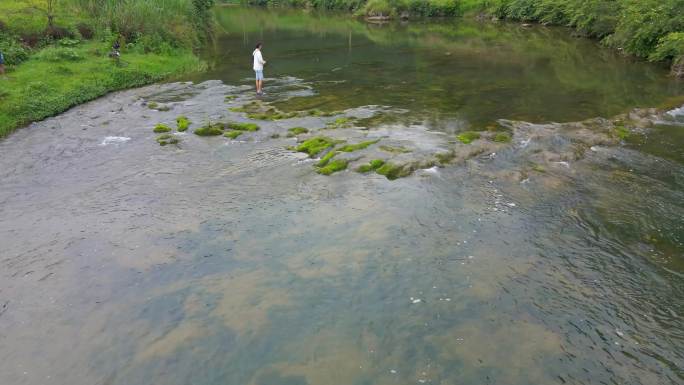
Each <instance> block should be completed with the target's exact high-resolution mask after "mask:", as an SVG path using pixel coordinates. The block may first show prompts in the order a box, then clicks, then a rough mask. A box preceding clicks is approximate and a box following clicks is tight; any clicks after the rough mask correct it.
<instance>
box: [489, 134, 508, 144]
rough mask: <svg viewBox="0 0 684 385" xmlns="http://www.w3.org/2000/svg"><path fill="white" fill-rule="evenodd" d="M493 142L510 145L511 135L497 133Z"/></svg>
mask: <svg viewBox="0 0 684 385" xmlns="http://www.w3.org/2000/svg"><path fill="white" fill-rule="evenodd" d="M492 140H493V141H495V142H498V143H510V141H511V134H509V133H508V132H497V133H496V135H494V138H493V139H492Z"/></svg>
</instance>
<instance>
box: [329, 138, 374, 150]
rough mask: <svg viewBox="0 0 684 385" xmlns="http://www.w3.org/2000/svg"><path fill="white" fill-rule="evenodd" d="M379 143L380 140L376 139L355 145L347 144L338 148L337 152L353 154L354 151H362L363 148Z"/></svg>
mask: <svg viewBox="0 0 684 385" xmlns="http://www.w3.org/2000/svg"><path fill="white" fill-rule="evenodd" d="M379 141H380V139H376V140H367V141H365V142H361V143H356V144H347V145H346V146H342V147H340V148H338V150H339V151H342V152H354V151H358V150H363V149H365V148H368V146H370V145H372V144H375V143H377V142H379Z"/></svg>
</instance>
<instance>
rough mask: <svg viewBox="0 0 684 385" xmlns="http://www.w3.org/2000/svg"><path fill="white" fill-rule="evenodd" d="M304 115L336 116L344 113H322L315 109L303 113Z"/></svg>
mask: <svg viewBox="0 0 684 385" xmlns="http://www.w3.org/2000/svg"><path fill="white" fill-rule="evenodd" d="M302 113H303V114H306V115H309V116H335V115H339V114H341V113H342V111H321V110H319V109H313V110H308V111H302Z"/></svg>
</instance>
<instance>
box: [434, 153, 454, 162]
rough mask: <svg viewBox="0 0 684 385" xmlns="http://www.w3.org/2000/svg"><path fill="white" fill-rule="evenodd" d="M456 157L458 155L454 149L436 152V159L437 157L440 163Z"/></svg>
mask: <svg viewBox="0 0 684 385" xmlns="http://www.w3.org/2000/svg"><path fill="white" fill-rule="evenodd" d="M455 157H456V153H455V152H454V151H449V152H440V153H437V154H435V159H437V161H438V162H439V163H440V164H447V163H449V162H451V161H452V160H454V158H455Z"/></svg>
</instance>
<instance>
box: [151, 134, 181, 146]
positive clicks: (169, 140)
mask: <svg viewBox="0 0 684 385" xmlns="http://www.w3.org/2000/svg"><path fill="white" fill-rule="evenodd" d="M156 140H157V143H159V145H160V146H166V145H167V144H177V143H178V142H179V140H178V138H176V137H175V136H173V135H171V134H161V135H159V136H157V138H156Z"/></svg>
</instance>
